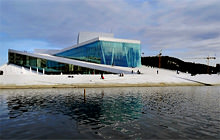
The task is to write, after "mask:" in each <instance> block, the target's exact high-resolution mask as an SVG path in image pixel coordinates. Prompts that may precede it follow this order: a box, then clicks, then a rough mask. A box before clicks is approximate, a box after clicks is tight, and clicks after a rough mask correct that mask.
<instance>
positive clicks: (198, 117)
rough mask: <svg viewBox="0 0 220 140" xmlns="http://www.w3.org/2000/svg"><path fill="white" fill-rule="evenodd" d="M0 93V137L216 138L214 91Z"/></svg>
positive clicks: (218, 114)
mask: <svg viewBox="0 0 220 140" xmlns="http://www.w3.org/2000/svg"><path fill="white" fill-rule="evenodd" d="M83 90H84V89H80V88H79V89H76V88H68V89H55V88H53V89H16V90H0V138H1V139H7V138H10V139H11V138H14V139H46V138H48V139H61V138H62V139H69V138H73V139H85V138H87V139H99V138H105V139H127V138H130V139H148V138H151V139H158V138H166V139H167V138H179V139H185V138H192V139H201V138H203V139H210V138H211V139H215V138H216V139H219V138H220V87H219V86H218V87H217V86H216V87H143V88H141V87H138V88H88V89H86V98H84V95H83Z"/></svg>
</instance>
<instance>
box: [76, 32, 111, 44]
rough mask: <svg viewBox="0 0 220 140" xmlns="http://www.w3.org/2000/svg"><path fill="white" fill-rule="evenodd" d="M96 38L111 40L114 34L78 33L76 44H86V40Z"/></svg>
mask: <svg viewBox="0 0 220 140" xmlns="http://www.w3.org/2000/svg"><path fill="white" fill-rule="evenodd" d="M96 37H110V38H113V37H114V34H112V33H101V32H100V33H97V32H79V34H78V38H77V44H80V43H82V42H86V41H88V40H91V39H94V38H96Z"/></svg>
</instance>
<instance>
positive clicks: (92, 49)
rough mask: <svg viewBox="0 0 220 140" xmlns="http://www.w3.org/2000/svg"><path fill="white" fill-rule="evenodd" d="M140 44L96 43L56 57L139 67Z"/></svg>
mask: <svg viewBox="0 0 220 140" xmlns="http://www.w3.org/2000/svg"><path fill="white" fill-rule="evenodd" d="M140 53H141V52H140V44H135V43H123V42H110V41H96V42H93V43H90V44H86V45H83V46H80V47H77V48H73V49H70V50H67V51H64V52H61V53H57V54H56V56H61V57H66V58H71V59H77V60H82V61H88V62H94V63H99V64H106V65H115V66H123V67H139V66H141V54H140Z"/></svg>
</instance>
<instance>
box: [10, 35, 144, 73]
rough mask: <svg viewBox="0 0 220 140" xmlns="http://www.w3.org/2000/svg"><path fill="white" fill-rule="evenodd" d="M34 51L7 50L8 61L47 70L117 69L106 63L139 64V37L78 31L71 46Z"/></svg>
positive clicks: (59, 71) (67, 71)
mask: <svg viewBox="0 0 220 140" xmlns="http://www.w3.org/2000/svg"><path fill="white" fill-rule="evenodd" d="M36 52H37V53H28V52H21V51H16V50H9V55H8V56H9V60H8V62H9V64H15V65H19V66H23V67H27V68H29V67H31V68H32V69H33V70H38V71H40V72H45V73H47V74H54V73H55V74H56V73H61V72H62V73H66V74H70V73H72V74H76V73H81V74H89V73H90V74H92V73H103V72H107V73H120V72H121V71H120V70H117V69H115V68H112V67H107V66H105V65H111V66H123V67H139V66H141V53H140V52H141V51H140V41H138V40H127V39H118V38H114V35H113V34H108V33H89V32H81V33H79V35H78V40H77V44H76V45H74V46H71V47H68V48H64V49H62V50H37V51H36ZM94 63H97V64H98V65H96V64H94ZM100 64H102V65H100ZM103 64H104V65H103Z"/></svg>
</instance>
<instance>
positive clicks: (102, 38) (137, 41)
mask: <svg viewBox="0 0 220 140" xmlns="http://www.w3.org/2000/svg"><path fill="white" fill-rule="evenodd" d="M95 41H110V42H123V43H133V44H140V43H141V41H140V40H129V39H119V38H109V37H96V38H94V39H91V40H88V41H85V42H82V43H79V44H76V45H73V46H70V47H67V48H64V49H61V50H60V51H58V52H56V53H54V54H57V53H61V52H64V51H67V50H70V49H73V48H77V47H80V46H83V45H86V44H89V43H92V42H95Z"/></svg>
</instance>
